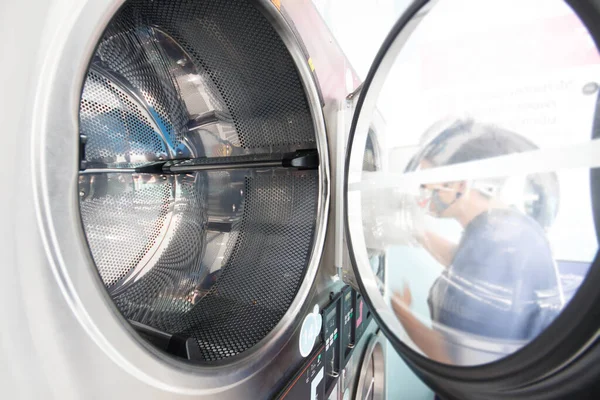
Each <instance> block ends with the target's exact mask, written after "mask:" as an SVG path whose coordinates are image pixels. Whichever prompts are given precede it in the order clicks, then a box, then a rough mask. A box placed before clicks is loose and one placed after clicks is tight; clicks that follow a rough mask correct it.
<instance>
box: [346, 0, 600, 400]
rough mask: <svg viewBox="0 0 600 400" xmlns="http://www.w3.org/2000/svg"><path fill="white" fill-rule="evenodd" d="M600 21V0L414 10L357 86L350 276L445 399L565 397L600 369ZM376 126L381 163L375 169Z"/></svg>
mask: <svg viewBox="0 0 600 400" xmlns="http://www.w3.org/2000/svg"><path fill="white" fill-rule="evenodd" d="M598 15H599V14H598V8H597V7H596V6H595V5H594V4H593V2H577V1H570V2H564V1H560V0H552V1H547V2H544V8H540V3H539V2H537V1H530V0H526V1H524V0H503V1H488V0H485V1H481V0H439V1H416V2H415V3H414V4H412V6H411V7H409V8H408V10H407V11H406V13H405V14H404V15H403V16H402V18H401V19H400V20H399V21H398V22H397V24H396V25H395V26H394V28H393V29H392V31H391V33H390V35H389V36H388V38H387V39H386V41H385V42H384V44H383V46H382V48H381V50H380V52H379V54H378V55H377V57H376V59H375V62H374V64H373V66H372V68H371V70H370V72H369V75H368V77H367V79H366V80H365V83H364V86H363V88H362V90H361V93H360V98H359V100H358V104H357V109H356V113H355V115H354V118H353V121H352V126H351V131H350V141H349V145H348V152H347V159H346V171H345V173H346V179H345V192H344V193H345V207H344V208H345V210H346V236H347V240H348V245H349V247H350V254H351V259H352V264H353V268H354V272H355V275H356V281H357V284H358V286H359V287H360V289H361V291H362V293H363V295H364V296H365V298H366V299H367V302H368V303H369V305H370V308H371V310H372V311H373V313H374V315H375V316H376V318H377V320H378V323H379V324H380V326H381V327H382V330H383V331H384V333H385V334H386V336H387V337H388V339H389V340H390V341H391V342H392V344H393V345H394V347H395V348H396V350H397V351H398V352H399V353H400V354H401V355H402V356H403V357H404V358H405V360H406V361H407V363H408V364H409V365H410V366H411V367H412V368H413V369H414V370H415V371H416V372H417V373H418V374H419V375H420V376H421V377H422V378H423V379H424V380H425V381H426V382H427V383H429V384H430V385H431V386H433V387H434V388H435V389H436V390H437V391H438V392H439V393H440V395H441V396H442V397H443V398H457V399H471V398H473V399H481V398H526V397H530V396H532V395H533V394H535V393H545V396H546V397H544V398H565V393H571V392H564V391H565V390H571V389H568V388H566V387H563V386H561V385H560V382H561V379H562V380H566V379H567V375H565V374H566V372H564V371H571V373H574V371H576V370H577V368H584V364H583V361H585V360H587V362H591V361H590V360H592V359H593V358H594V357H595V356H594V355H593V354H594V347H593V345H592V343H593V338H595V334H596V332H597V330H598V322H597V320H598V318H592V316H593V314H592V310H594V309H595V306H596V305H597V300H598V292H599V291H598V290H597V288H596V287H594V284H593V281H594V280H595V279H596V278H595V277H597V276H598V275H600V271H597V270H598V269H599V268H600V267H599V266H597V265H596V264H597V261H596V258H597V253H598V234H597V229H596V228H597V224H598V208H599V203H598V194H599V193H598V190H599V188H600V186H599V181H598V166H600V142H599V141H598V140H597V139H596V138H597V135H598V130H599V129H600V125H599V123H598V100H597V99H598V90H599V87H600V86H599V83H600V55H599V53H598V49H597V43H598V40H597V39H598V35H597V32H595V31H594V29H597V28H596V26H597V25H598V24H597V22H598ZM590 27H591V28H590ZM374 115H381V116H382V117H383V119H385V121H386V127H387V128H386V132H385V133H384V135H385V141H384V143H385V146H386V147H385V148H383V149H379V151H383V152H385V153H386V154H385V155H383V158H385V159H386V160H387V162H386V163H385V165H384V166H383V167H382V168H380V169H378V170H369V169H367V168H364V162H365V160H367V159H368V158H369V157H370V154H371V153H372V145H370V143H372V138H371V135H372V133H371V132H370V130H369V127H370V126H371V125H372V121H373V118H375V117H374ZM378 118H379V117H378ZM373 249H377V250H378V251H380V252H381V251H384V252H385V255H386V259H387V279H386V280H387V282H386V284H387V285H388V289H389V290H388V292H389V293H391V296H387V297H386V296H384V294H383V293H384V292H383V291H382V290H380V289H381V282H380V281H379V278H378V276H377V274H376V273H375V272H374V269H373V268H372V263H371V262H370V259H371V255H372V254H373ZM581 354H585V357H584V356H581ZM590 357H592V358H590ZM559 370H561V371H562V372H561V373H557V371H559ZM588 371H589V370H588ZM590 382H591V381H590ZM550 384H552V385H555V386H556V387H555V389H553V390H555V392H554V393H553V394H549V392H548V390H549V389H547V388H546V386H544V385H550ZM557 385H558V386H557ZM586 385H587V383H585V382H581V385H579V386H578V387H579V388H580V389H581V388H586V387H587V386H586ZM580 389H578V390H580ZM581 390H583V389H581ZM540 391H541V392H540ZM561 396H562V397H561Z"/></svg>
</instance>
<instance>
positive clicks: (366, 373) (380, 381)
mask: <svg viewBox="0 0 600 400" xmlns="http://www.w3.org/2000/svg"><path fill="white" fill-rule="evenodd" d="M367 343H368V344H367V348H366V350H365V353H364V356H363V359H362V363H361V365H360V368H359V371H358V373H359V377H358V382H357V387H356V396H355V397H354V398H355V399H356V400H384V399H385V397H386V395H385V393H386V391H385V352H384V346H385V339H384V338H383V334H382V333H381V332H379V333H376V334H374V335H373V336H371V337H369V338H368V342H367Z"/></svg>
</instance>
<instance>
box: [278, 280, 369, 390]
mask: <svg viewBox="0 0 600 400" xmlns="http://www.w3.org/2000/svg"><path fill="white" fill-rule="evenodd" d="M321 317H322V321H323V323H322V332H321V339H322V341H321V344H320V346H319V348H318V349H317V350H316V351H314V352H313V353H312V354H311V355H310V356H309V358H308V361H307V362H305V363H304V364H303V366H302V367H301V368H300V370H299V371H298V372H297V373H296V374H295V375H294V377H293V378H292V380H291V382H290V383H289V384H288V385H287V386H286V387H285V388H284V389H283V391H282V392H281V393H280V394H279V395H278V397H276V398H277V399H278V400H281V399H286V400H325V399H331V398H333V399H335V398H337V393H338V391H339V390H340V389H339V388H342V390H343V385H342V384H341V382H343V381H345V380H351V379H352V376H353V375H354V371H353V365H352V353H353V351H354V348H355V345H356V344H358V343H359V341H360V339H361V338H362V336H363V334H364V332H365V330H366V329H367V327H368V325H369V322H370V321H371V319H372V316H371V313H370V312H369V310H368V307H367V304H366V303H365V301H364V299H363V297H362V295H361V294H360V293H358V292H356V291H355V290H353V289H352V288H351V287H350V286H346V287H344V288H343V289H342V290H341V292H339V293H337V294H334V293H332V294H331V301H330V303H329V304H328V305H327V306H326V307H325V308H324V309H323V310H322V313H321ZM340 375H343V379H341V378H340Z"/></svg>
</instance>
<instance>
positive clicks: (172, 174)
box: [1, 1, 341, 399]
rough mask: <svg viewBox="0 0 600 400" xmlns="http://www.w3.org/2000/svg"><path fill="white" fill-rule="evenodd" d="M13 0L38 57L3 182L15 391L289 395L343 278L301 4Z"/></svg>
mask: <svg viewBox="0 0 600 400" xmlns="http://www.w3.org/2000/svg"><path fill="white" fill-rule="evenodd" d="M2 8H3V11H2V13H1V14H2V19H3V25H4V26H7V27H8V26H9V25H10V26H12V28H11V30H12V32H13V33H12V34H13V35H16V36H19V37H20V39H19V40H14V41H13V40H9V41H6V42H5V45H6V47H4V46H3V48H4V49H5V50H6V51H7V52H9V53H12V54H15V56H16V55H17V54H19V57H21V60H22V63H23V65H27V68H24V69H21V68H13V66H10V67H8V66H7V69H6V70H4V69H3V76H4V77H7V78H8V77H10V79H7V80H4V78H3V87H4V88H5V91H6V93H10V96H3V106H4V111H3V117H2V120H6V121H9V120H11V121H12V122H10V127H9V125H8V124H7V128H9V129H14V130H19V131H21V132H25V131H27V132H28V133H27V134H26V135H25V134H24V135H23V136H22V137H21V140H22V141H21V142H20V144H19V145H18V147H19V148H20V149H21V150H22V153H21V155H22V156H23V157H25V158H27V160H25V158H22V159H20V160H19V161H18V163H19V164H20V165H21V167H22V168H21V167H20V168H18V169H17V170H15V172H14V175H13V178H14V180H12V179H11V183H7V186H9V187H11V188H14V190H15V191H17V192H19V193H20V194H19V196H16V197H14V198H13V197H6V198H5V199H4V200H3V202H4V201H5V202H6V203H4V204H3V205H4V206H5V208H4V210H6V212H3V215H2V221H3V222H4V223H3V228H2V229H3V233H6V235H3V237H5V242H4V243H3V249H5V251H4V253H5V262H6V265H7V266H10V267H7V270H6V281H5V282H6V288H5V290H3V291H2V292H3V295H2V296H3V299H4V300H3V301H4V302H5V304H7V305H8V304H9V303H13V305H12V306H10V307H8V306H7V307H2V316H3V318H5V320H6V321H11V322H10V326H11V327H10V329H6V330H3V334H2V341H1V342H2V352H3V356H2V358H3V359H5V360H12V361H11V362H10V363H7V364H5V363H3V366H2V383H3V387H4V389H3V390H4V391H5V395H6V396H8V397H12V398H33V397H37V396H44V397H51V398H73V399H80V398H99V399H100V398H107V397H115V398H130V397H132V396H133V397H151V398H169V399H172V398H177V397H181V398H184V397H185V398H190V397H194V398H207V399H208V398H216V397H221V398H224V399H240V398H265V399H266V398H272V397H273V396H275V395H276V394H277V393H278V392H279V391H280V390H281V388H282V387H283V386H284V385H285V384H286V380H287V379H288V378H289V377H290V376H291V375H293V373H294V372H295V370H296V368H298V367H299V366H300V365H301V363H302V361H303V360H304V358H305V357H306V355H305V354H302V353H303V351H304V350H303V348H302V347H301V344H302V343H301V338H303V339H304V340H305V341H307V342H308V345H307V344H304V347H305V348H306V347H310V348H311V349H312V346H313V345H315V343H318V341H319V339H318V337H319V335H320V333H321V332H320V330H318V329H317V328H316V326H317V325H316V322H315V323H314V324H312V325H311V324H308V325H307V326H308V328H306V327H305V325H303V321H305V320H309V321H316V316H317V315H319V311H318V309H319V307H324V306H325V305H326V304H327V303H328V302H329V300H330V293H331V292H332V291H336V290H339V287H341V282H340V281H339V279H337V277H336V276H337V275H336V270H335V269H334V268H327V267H326V266H325V267H322V268H320V267H319V266H320V264H321V260H322V257H321V254H322V250H323V246H324V242H325V236H326V232H327V219H328V218H327V217H328V210H329V187H330V182H329V179H330V178H329V160H328V154H329V153H328V148H327V139H326V133H325V125H324V118H323V113H322V110H321V104H322V102H321V98H320V93H319V90H320V89H319V87H318V86H317V83H316V79H315V77H314V75H313V71H312V70H311V67H310V65H309V63H308V60H307V57H306V55H305V54H306V53H305V50H304V49H303V47H302V44H301V38H299V37H298V36H297V35H296V33H295V32H294V31H293V29H292V28H291V26H290V22H291V21H288V20H287V19H286V18H285V17H284V16H283V15H282V13H281V9H280V7H279V5H278V4H274V3H272V2H246V1H241V2H225V3H223V2H204V3H201V2H197V3H193V2H179V3H174V2H154V1H148V2H121V1H85V2H68V1H67V2H61V1H57V2H49V3H46V4H35V2H33V3H19V4H17V3H4V4H3V5H2ZM29 11H33V12H32V13H29ZM27 14H28V17H25V16H26V15H27ZM9 16H11V17H10V18H9ZM24 20H27V21H28V24H30V29H25V27H24V26H23V24H22V21H24ZM11 21H12V22H11ZM16 36H15V37H16ZM257 39H260V40H257ZM208 53H210V54H211V55H210V56H208V57H207V55H208ZM261 54H262V56H261ZM16 82H20V84H19V85H16ZM275 82H278V83H277V84H275ZM228 85H229V89H228V88H227V87H228ZM278 85H279V86H278ZM17 86H18V87H17ZM225 93H228V94H225ZM8 97H10V100H9V101H7V102H6V103H5V102H4V101H5V100H8ZM26 104H28V106H26ZM32 110H35V112H32ZM10 115H12V118H10V117H9V116H10ZM244 125H245V126H244ZM242 132H245V133H242ZM11 140H12V139H11ZM10 145H12V142H11V144H10ZM198 160H203V161H202V162H201V163H200V164H198V163H197V161H198ZM13 161H14V162H17V161H16V159H15V160H12V159H11V160H8V159H7V162H13ZM179 167H183V168H184V169H185V170H180V171H178V172H177V171H176V169H177V168H179ZM172 168H175V169H173V170H170V169H172ZM167 169H169V171H167ZM9 210H11V211H9ZM9 226H11V227H14V229H15V230H14V231H13V232H12V233H10V234H8V231H9ZM11 229H12V228H11ZM294 259H296V260H297V261H296V262H295V261H293V260H294ZM236 265H237V267H236ZM247 267H250V268H247ZM9 281H10V282H12V283H11V284H8V282H9ZM9 299H12V300H9ZM17 299H18V300H17ZM307 329H308V333H307ZM227 332H228V333H227ZM307 334H308V335H309V336H310V337H309V338H308V339H307V338H306V335H307ZM303 335H304V336H303Z"/></svg>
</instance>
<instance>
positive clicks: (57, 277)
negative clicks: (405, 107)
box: [0, 0, 328, 399]
mask: <svg viewBox="0 0 600 400" xmlns="http://www.w3.org/2000/svg"><path fill="white" fill-rule="evenodd" d="M120 4H121V3H120V2H118V1H102V0H99V1H87V2H77V3H73V2H70V1H53V2H47V3H44V4H37V3H36V4H33V3H28V2H22V3H19V5H18V6H17V5H15V4H6V3H5V4H3V5H2V8H3V9H2V13H0V18H1V19H2V22H3V26H5V27H8V26H12V27H13V28H14V29H13V34H15V35H18V36H19V37H20V39H19V44H18V46H17V47H14V48H13V47H12V46H13V43H12V42H7V43H4V44H3V48H7V50H11V51H14V54H21V55H22V56H23V58H22V59H23V60H24V59H25V58H27V59H29V60H38V61H39V62H32V63H25V65H26V66H25V67H24V68H20V69H13V68H12V66H7V67H6V68H3V72H6V73H7V74H9V75H10V76H11V80H9V81H5V80H4V77H5V76H6V75H4V74H2V77H3V78H2V79H3V84H4V87H5V89H6V90H7V92H9V93H11V94H14V96H12V100H11V105H10V107H8V106H7V107H6V108H5V109H4V110H6V111H7V112H8V114H9V115H11V117H10V118H7V119H6V120H7V121H9V122H8V123H7V125H6V128H7V129H8V128H10V129H11V130H13V131H19V132H21V133H22V134H23V137H22V138H21V146H22V148H26V149H28V150H27V151H26V154H28V155H29V160H30V161H27V162H22V161H21V169H19V170H18V171H17V172H16V173H15V175H14V176H12V177H11V182H10V184H9V185H10V187H12V188H14V189H15V191H17V192H18V193H19V196H15V197H6V198H4V199H3V204H4V205H6V206H7V208H4V207H3V209H2V211H1V215H2V220H3V221H5V222H6V223H7V225H4V224H3V225H2V228H0V229H2V230H4V229H6V228H7V226H9V225H10V226H13V227H14V230H13V231H12V233H11V234H10V235H7V236H6V237H7V238H8V239H7V241H6V242H5V244H4V245H3V250H5V251H4V257H5V261H6V265H7V266H10V267H7V268H6V271H5V274H6V275H5V276H6V278H7V281H6V285H3V286H2V287H3V290H2V294H1V295H0V296H2V299H3V301H4V303H5V304H8V303H14V299H23V301H18V302H16V303H15V304H14V307H10V308H7V307H2V308H1V310H0V313H1V315H2V317H3V318H4V319H5V320H6V321H9V320H10V321H13V324H12V326H11V329H10V331H7V330H3V334H2V339H1V342H2V345H1V349H2V350H1V351H2V358H3V359H9V360H11V367H10V372H9V371H5V370H4V368H2V370H3V372H7V373H6V374H3V375H2V378H1V379H2V384H3V387H4V391H5V394H6V395H7V396H9V397H13V398H34V397H40V396H43V397H45V398H61V399H71V398H72V399H80V398H98V399H100V398H106V397H113V398H115V396H117V397H121V398H131V397H132V396H134V397H149V398H154V399H161V398H164V399H167V398H168V399H173V398H190V396H194V397H196V398H207V399H208V398H214V397H215V396H219V398H223V399H238V398H239V394H240V393H253V394H255V395H256V396H257V397H258V398H261V397H262V398H264V397H268V396H269V395H270V394H271V392H272V390H273V388H274V387H276V386H277V384H278V383H279V380H280V379H281V377H282V376H284V374H283V371H285V369H286V368H287V366H288V365H297V364H298V361H299V355H298V352H297V348H296V344H297V336H296V334H297V333H295V326H296V323H297V322H298V321H299V320H301V318H302V316H303V315H304V313H305V312H306V311H307V310H309V309H311V308H312V305H313V304H314V303H313V301H314V300H311V299H313V298H314V297H313V295H311V297H309V293H310V289H311V287H312V285H311V282H312V281H313V280H314V278H315V275H316V272H317V266H318V262H319V259H320V252H321V246H320V245H319V243H322V241H323V240H324V236H325V229H324V227H323V229H320V230H319V231H318V232H317V233H316V236H315V243H316V244H317V245H316V246H315V250H314V252H313V262H312V264H311V267H310V268H309V270H308V272H307V275H306V279H305V281H304V282H305V283H304V284H303V285H302V286H301V287H300V290H299V294H298V295H297V297H296V299H295V300H294V302H293V303H292V306H291V308H290V310H289V312H288V314H286V315H285V316H284V318H283V320H282V321H281V322H280V324H279V325H278V327H277V328H276V329H275V330H274V331H273V332H272V333H271V334H270V335H269V336H268V337H267V338H265V340H264V341H263V343H261V344H264V345H261V346H258V347H257V348H256V349H254V350H251V351H249V352H248V353H247V354H245V357H244V358H243V360H239V359H238V360H232V361H233V363H232V364H231V365H229V366H224V367H216V368H202V367H192V366H189V365H187V364H185V363H181V362H177V361H174V360H173V359H171V358H168V357H165V356H164V355H162V354H160V353H157V352H155V351H153V350H152V348H150V347H148V346H146V345H145V344H144V343H143V341H141V340H139V339H138V338H137V337H136V335H135V333H134V332H133V330H132V329H131V328H129V327H128V326H127V324H126V323H125V321H124V320H123V318H122V317H121V316H120V315H118V314H117V313H115V310H114V307H113V306H112V304H111V301H110V299H109V297H108V295H107V294H105V293H104V292H103V288H102V284H101V281H100V279H99V278H98V276H97V273H96V272H95V271H94V269H93V267H92V261H91V258H90V256H89V253H88V252H87V251H86V250H85V243H84V237H83V233H82V229H81V225H80V223H79V221H78V217H77V213H78V211H77V202H78V198H79V193H78V189H77V164H78V160H77V157H76V154H77V148H78V143H77V140H76V138H77V133H78V132H77V117H76V115H77V109H78V102H79V96H80V93H81V89H82V87H81V82H83V79H84V74H85V70H86V68H87V60H89V57H90V56H91V54H92V53H93V50H94V46H95V43H96V42H97V40H98V39H99V37H100V34H101V32H102V30H103V29H104V27H105V25H106V23H107V22H108V21H109V19H110V18H111V16H112V15H113V14H114V12H115V11H116V10H117V8H118V7H119V6H120ZM261 4H262V7H263V8H264V9H265V12H266V13H267V14H268V15H269V18H270V20H271V21H272V22H273V23H274V24H275V26H276V29H277V30H278V31H279V32H280V33H281V34H282V35H284V41H285V43H286V45H287V46H288V47H289V48H290V51H291V54H292V57H293V58H294V60H295V61H296V63H297V64H298V70H299V72H300V75H301V77H302V84H303V86H304V88H305V90H306V92H307V95H308V97H309V99H310V101H311V102H312V104H318V95H317V92H316V87H315V85H314V83H313V81H312V77H311V74H310V69H309V68H308V66H307V65H306V64H305V60H304V58H303V56H302V55H301V54H300V52H299V51H298V48H297V46H296V44H295V40H294V38H293V37H292V36H291V35H290V34H289V31H287V26H286V25H285V24H284V23H283V22H282V20H281V18H280V15H279V13H278V11H277V9H276V7H275V6H273V5H272V4H270V3H268V2H264V3H261ZM9 15H10V16H11V18H9V19H7V17H8V16H9ZM23 20H27V21H29V23H30V24H32V25H31V26H28V27H27V29H26V27H25V25H24V24H22V23H20V22H19V21H23ZM5 46H6V47H5ZM13 82H18V85H14V84H13ZM17 87H18V88H17ZM3 99H4V97H3ZM24 104H29V106H35V107H36V110H37V111H36V114H35V115H34V116H33V117H31V116H30V117H28V118H22V117H23V115H22V114H21V110H22V106H23V105H24ZM311 112H312V113H313V120H314V124H315V129H316V130H317V132H318V140H317V147H318V148H319V151H320V153H321V154H322V160H323V162H322V163H321V166H320V167H319V174H321V176H322V178H320V180H319V182H320V183H319V198H320V200H319V213H318V220H319V221H320V225H323V226H324V225H325V221H326V217H327V210H328V163H327V162H326V158H327V144H326V141H325V130H324V126H323V122H322V116H321V112H320V108H319V107H312V108H311ZM3 119H4V111H3ZM11 140H12V139H10V138H9V139H8V141H9V142H8V143H10V141H11ZM9 209H10V210H12V211H11V212H8V211H7V210H9ZM32 210H35V211H32ZM17 221H18V223H17ZM327 279H328V278H327ZM327 279H326V278H322V279H321V278H320V279H319V280H317V285H318V287H319V288H325V287H327V286H328V284H327V283H326V282H327ZM8 281H10V282H11V284H10V285H9V284H8ZM319 282H321V283H319ZM33 294H35V295H33ZM11 299H12V300H11ZM307 300H309V301H307ZM309 303H313V304H309ZM40 327H43V329H40ZM287 343H290V345H289V346H286V344H287ZM275 359H277V362H274V360H275ZM98 371H102V379H99V376H98ZM32 383H34V384H32ZM115 387H118V388H119V390H118V391H117V392H115V389H114V388H115Z"/></svg>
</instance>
